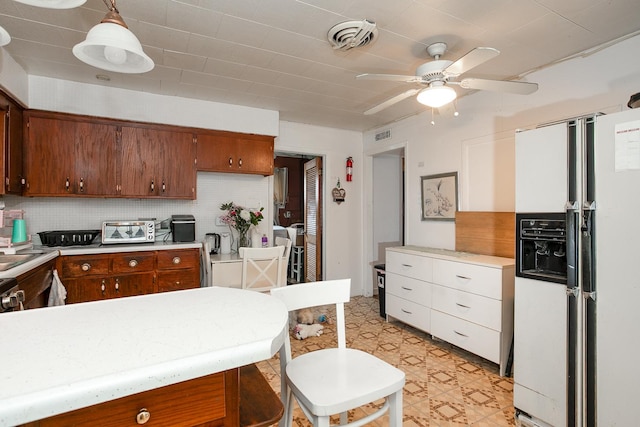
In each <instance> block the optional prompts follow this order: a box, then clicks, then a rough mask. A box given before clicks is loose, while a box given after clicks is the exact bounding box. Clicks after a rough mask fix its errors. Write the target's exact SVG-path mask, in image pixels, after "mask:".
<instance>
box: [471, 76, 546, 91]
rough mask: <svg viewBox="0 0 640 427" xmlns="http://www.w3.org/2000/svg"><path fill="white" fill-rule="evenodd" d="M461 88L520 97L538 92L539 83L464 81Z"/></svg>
mask: <svg viewBox="0 0 640 427" xmlns="http://www.w3.org/2000/svg"><path fill="white" fill-rule="evenodd" d="M460 87H463V88H465V89H478V90H491V91H494V92H508V93H515V94H518V95H529V94H530V93H533V92H535V91H536V90H538V83H528V82H512V81H502V80H485V79H471V78H470V79H463V80H461V81H460Z"/></svg>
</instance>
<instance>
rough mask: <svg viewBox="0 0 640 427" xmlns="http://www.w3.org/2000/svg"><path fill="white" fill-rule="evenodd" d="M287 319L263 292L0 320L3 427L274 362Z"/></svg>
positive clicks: (198, 292) (134, 300)
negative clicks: (260, 362)
mask: <svg viewBox="0 0 640 427" xmlns="http://www.w3.org/2000/svg"><path fill="white" fill-rule="evenodd" d="M287 320H288V313H287V309H286V307H285V306H284V304H283V303H282V302H280V301H279V300H277V299H275V298H273V297H271V296H269V295H267V294H262V293H259V292H253V291H247V290H240V289H231V288H220V287H211V288H198V289H190V290H185V291H176V292H166V293H158V294H151V295H143V296H136V297H129V298H118V299H110V300H104V301H95V302H88V303H83V304H72V305H67V306H59V307H49V308H42V309H36V310H27V311H17V312H9V313H3V314H1V315H0V321H1V322H2V323H1V325H2V329H3V331H5V334H3V335H4V336H3V342H2V346H0V360H2V364H3V369H2V372H1V373H0V426H13V425H16V424H22V423H25V422H29V421H34V420H38V419H42V418H46V417H49V416H53V415H56V414H60V413H64V412H68V411H71V410H74V409H79V408H83V407H87V406H91V405H94V404H98V403H101V402H105V401H109V400H113V399H117V398H120V397H124V396H128V395H131V394H135V393H139V392H143V391H147V390H151V389H154V388H158V387H162V386H166V385H171V384H175V383H178V382H182V381H186V380H190V379H193V378H197V377H201V376H205V375H209V374H212V373H216V372H222V371H225V370H228V369H232V368H236V367H240V366H243V365H247V364H250V363H255V362H258V361H261V360H265V359H269V358H270V357H272V356H273V355H274V354H275V353H276V352H277V351H278V349H279V348H280V347H281V345H282V343H283V341H284V337H285V334H286V333H287V330H288V328H287Z"/></svg>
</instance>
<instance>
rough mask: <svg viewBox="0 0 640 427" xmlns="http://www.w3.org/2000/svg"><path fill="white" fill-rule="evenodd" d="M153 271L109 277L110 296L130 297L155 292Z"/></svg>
mask: <svg viewBox="0 0 640 427" xmlns="http://www.w3.org/2000/svg"><path fill="white" fill-rule="evenodd" d="M154 283H155V272H153V271H150V272H146V273H137V274H125V275H118V276H114V277H113V278H112V279H111V289H110V292H111V294H110V295H109V296H110V297H111V298H120V297H132V296H136V295H146V294H153V293H155V288H154Z"/></svg>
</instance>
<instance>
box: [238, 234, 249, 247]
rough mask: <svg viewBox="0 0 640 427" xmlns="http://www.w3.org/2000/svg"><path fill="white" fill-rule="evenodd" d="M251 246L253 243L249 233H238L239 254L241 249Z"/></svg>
mask: <svg viewBox="0 0 640 427" xmlns="http://www.w3.org/2000/svg"><path fill="white" fill-rule="evenodd" d="M250 246H251V241H250V240H249V236H248V234H247V232H246V231H245V232H244V233H243V232H238V252H240V248H248V247H250Z"/></svg>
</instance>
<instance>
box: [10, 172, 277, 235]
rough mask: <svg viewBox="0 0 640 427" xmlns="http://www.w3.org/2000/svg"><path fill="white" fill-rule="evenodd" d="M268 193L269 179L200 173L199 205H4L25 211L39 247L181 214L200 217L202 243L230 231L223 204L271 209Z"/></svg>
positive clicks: (30, 201) (79, 201)
mask: <svg viewBox="0 0 640 427" xmlns="http://www.w3.org/2000/svg"><path fill="white" fill-rule="evenodd" d="M268 193H269V178H266V177H262V176H255V175H239V174H221V173H206V172H198V188H197V197H198V198H197V200H171V199H165V200H155V199H100V198H77V197H68V198H67V197H34V198H29V197H18V196H4V201H5V209H23V210H24V211H25V215H24V217H25V220H26V224H27V233H28V234H31V235H33V238H34V242H35V241H36V240H37V239H38V236H37V233H38V232H40V231H50V230H79V229H99V228H100V227H101V225H102V221H105V220H111V219H137V218H156V221H158V222H159V221H162V220H164V219H167V218H170V217H171V215H175V214H191V215H193V216H195V218H196V240H202V239H203V238H204V235H205V233H209V232H218V233H219V232H223V231H228V227H227V226H216V225H215V219H216V217H217V216H219V215H221V214H222V211H220V205H221V204H222V203H225V202H229V201H233V202H235V203H237V204H240V205H243V206H246V207H252V208H254V207H265V209H266V208H267V207H268V206H267V205H266V204H267V203H268V202H270V201H271V200H272V198H273V196H272V195H269V194H268ZM262 225H263V226H264V227H266V226H267V224H262Z"/></svg>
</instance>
